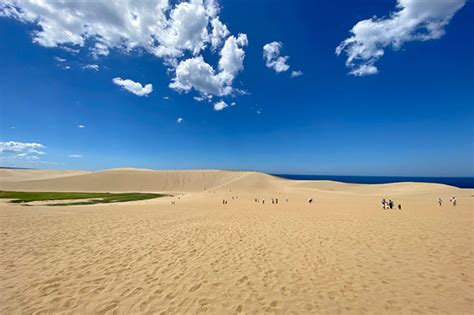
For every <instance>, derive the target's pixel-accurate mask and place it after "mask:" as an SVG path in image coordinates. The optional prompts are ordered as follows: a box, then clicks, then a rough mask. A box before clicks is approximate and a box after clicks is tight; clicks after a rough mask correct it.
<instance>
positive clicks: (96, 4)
mask: <svg viewBox="0 0 474 315" xmlns="http://www.w3.org/2000/svg"><path fill="white" fill-rule="evenodd" d="M0 16H4V17H9V18H14V19H16V20H18V21H21V22H23V23H28V24H33V25H34V26H36V29H35V31H33V41H34V42H35V43H37V44H39V45H41V46H44V47H60V48H62V49H64V50H66V51H69V52H73V53H74V52H77V51H78V50H80V49H84V48H86V49H89V52H90V53H91V55H92V56H93V57H95V58H100V57H104V56H107V55H109V54H110V52H111V51H112V50H114V49H115V50H119V51H122V52H124V53H126V54H131V53H133V52H134V51H135V50H141V51H146V52H148V53H150V54H153V55H155V56H157V57H159V58H162V59H163V61H164V63H165V64H166V65H168V66H169V67H171V69H169V70H170V71H172V72H175V78H174V79H173V82H172V83H171V84H172V86H173V88H176V89H178V90H180V91H189V90H190V89H191V88H195V89H196V90H198V91H199V92H200V93H210V94H214V93H215V94H214V95H218V96H222V95H228V94H230V93H231V91H232V86H231V85H232V81H233V79H234V77H235V75H236V73H237V72H238V71H240V70H238V71H235V70H234V71H233V72H232V71H231V72H227V71H222V70H220V71H219V72H218V73H216V71H214V70H213V68H212V67H211V66H210V65H209V64H207V63H205V62H204V61H203V59H199V58H200V55H201V53H202V52H203V51H204V50H205V49H206V48H208V47H210V48H212V49H211V52H217V51H219V49H220V47H221V45H222V44H223V43H224V45H226V44H227V45H228V47H227V49H226V50H225V52H223V51H221V59H225V58H226V57H227V56H229V57H232V56H231V55H227V53H231V50H232V49H233V50H234V51H233V52H234V53H235V56H234V57H235V58H236V59H235V60H234V61H235V62H237V63H235V64H234V65H235V66H236V69H237V68H242V67H240V63H239V62H240V61H239V60H240V59H242V60H243V56H244V54H243V50H242V49H241V47H242V46H245V45H247V43H246V42H247V39H246V37H245V40H244V37H243V36H245V35H239V36H238V37H237V38H236V37H232V38H233V39H232V40H231V42H229V43H228V42H227V41H226V39H227V38H228V37H229V35H230V32H229V29H228V28H227V26H226V25H225V24H224V23H222V22H221V20H220V18H219V6H218V4H217V2H216V1H215V0H188V1H182V2H179V3H175V2H170V1H168V0H148V1H135V0H116V1H109V0H95V1H57V0H42V1H37V0H2V3H1V4H0ZM232 41H234V43H232ZM244 42H245V44H244ZM235 44H236V45H237V48H236V47H235ZM201 58H202V57H201ZM229 60H230V59H229ZM230 61H231V60H230ZM186 62H187V63H186ZM222 62H224V60H223V61H222ZM231 64H232V63H229V64H228V66H230V65H231ZM187 67H188V68H189V67H198V68H199V69H195V68H194V69H191V68H189V69H188V70H189V71H190V73H189V74H188V75H186V74H183V71H184V70H186V69H185V68H187ZM206 68H207V69H206ZM209 68H210V69H209ZM91 69H92V68H91ZM219 69H220V68H219ZM193 70H196V71H197V73H194V72H195V71H193ZM225 70H228V69H225ZM195 75H196V76H197V77H199V78H203V77H202V76H206V77H205V78H204V81H205V83H204V84H202V85H200V84H198V83H196V82H195V79H196V78H195V77H194V76H195ZM181 78H183V82H181V81H182V80H181Z"/></svg>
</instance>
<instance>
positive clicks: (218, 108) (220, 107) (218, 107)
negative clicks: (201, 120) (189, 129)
mask: <svg viewBox="0 0 474 315" xmlns="http://www.w3.org/2000/svg"><path fill="white" fill-rule="evenodd" d="M228 106H229V105H227V103H226V102H224V101H219V102H217V103H215V104H214V110H215V111H221V110H223V109H224V108H226V107H228Z"/></svg>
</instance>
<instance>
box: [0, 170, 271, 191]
mask: <svg viewBox="0 0 474 315" xmlns="http://www.w3.org/2000/svg"><path fill="white" fill-rule="evenodd" d="M16 173H17V174H16V176H17V180H12V179H10V180H8V181H2V182H1V183H0V189H3V190H26V191H99V192H100V191H109V192H125V191H148V192H199V191H204V190H210V189H218V190H221V191H223V190H231V189H232V188H234V189H235V190H236V191H243V190H249V189H250V190H255V189H257V190H258V189H259V190H262V189H263V190H265V189H271V188H274V185H272V181H277V179H276V178H275V177H273V176H270V175H267V174H262V173H256V172H233V171H218V170H189V171H188V170H186V171H154V170H145V169H112V170H105V171H98V172H90V173H79V174H72V175H71V174H69V173H65V175H64V176H58V174H56V173H52V174H51V176H50V177H49V178H47V175H44V174H43V173H38V172H37V171H30V170H22V171H19V170H17V171H16ZM24 179H26V180H24Z"/></svg>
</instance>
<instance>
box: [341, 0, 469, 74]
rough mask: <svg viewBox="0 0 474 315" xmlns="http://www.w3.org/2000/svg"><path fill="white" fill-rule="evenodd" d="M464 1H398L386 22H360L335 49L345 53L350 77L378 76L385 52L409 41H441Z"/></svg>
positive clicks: (385, 19) (378, 20)
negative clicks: (349, 35)
mask: <svg viewBox="0 0 474 315" xmlns="http://www.w3.org/2000/svg"><path fill="white" fill-rule="evenodd" d="M465 2H466V1H465V0H431V1H419V0H398V1H397V5H396V9H397V11H395V12H392V13H391V14H390V16H389V17H387V18H377V17H376V16H374V17H372V18H370V19H367V20H362V21H359V22H358V23H357V24H356V25H354V27H353V28H352V29H351V33H352V36H351V37H349V38H347V39H345V40H344V41H343V42H341V44H339V46H338V47H337V48H336V54H337V55H340V54H342V53H345V54H346V56H347V60H346V66H347V67H348V68H349V69H350V70H351V71H350V74H352V75H355V76H363V75H370V74H375V73H377V72H378V69H377V67H376V66H375V63H376V62H377V61H378V60H379V59H380V58H381V57H382V56H383V55H384V53H385V49H386V48H392V49H395V50H397V49H400V48H401V47H402V46H403V44H405V43H406V42H410V41H426V40H431V39H438V38H441V37H442V36H443V35H444V28H445V27H446V25H448V24H449V22H450V20H451V18H452V17H453V16H454V14H455V13H456V12H457V11H458V10H459V9H461V8H462V7H463V6H464V4H465Z"/></svg>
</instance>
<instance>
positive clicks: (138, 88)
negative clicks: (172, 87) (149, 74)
mask: <svg viewBox="0 0 474 315" xmlns="http://www.w3.org/2000/svg"><path fill="white" fill-rule="evenodd" d="M112 82H113V83H114V84H116V85H118V86H120V87H122V88H123V89H125V90H127V91H129V92H130V93H133V94H135V95H138V96H147V95H148V94H150V93H151V92H153V85H152V84H151V83H148V84H145V85H142V84H141V83H139V82H135V81H132V80H129V79H125V80H124V79H122V78H120V77H117V78H113V80H112Z"/></svg>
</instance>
